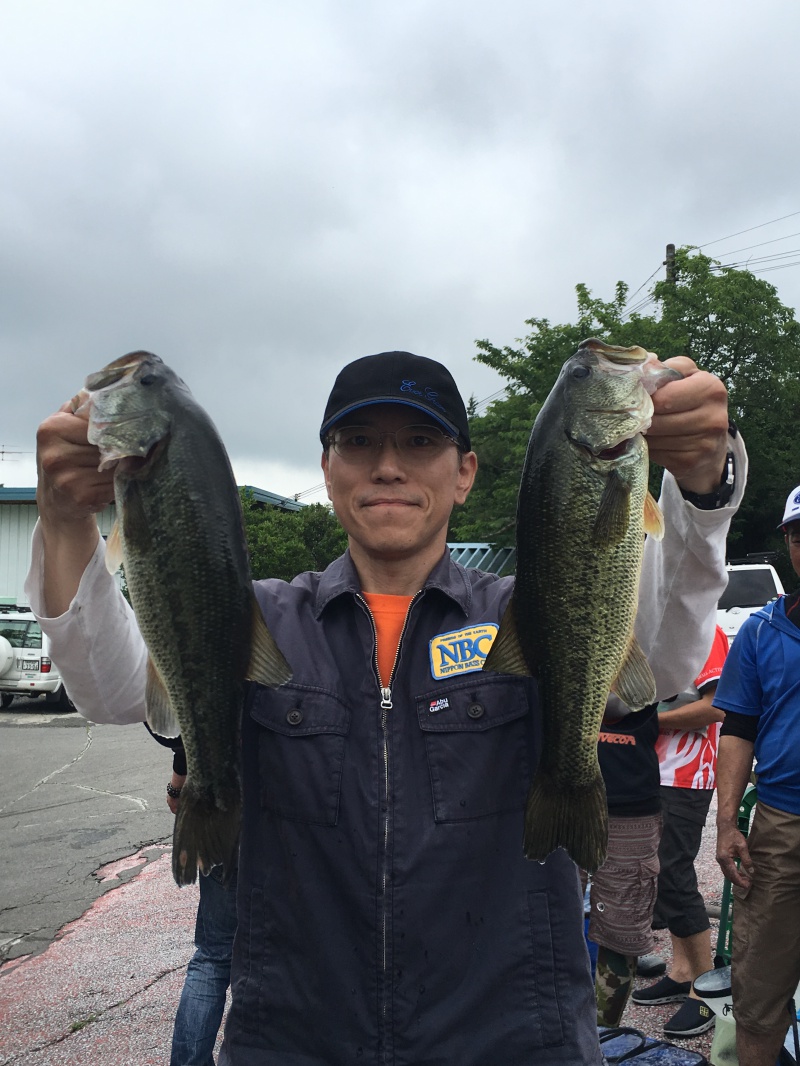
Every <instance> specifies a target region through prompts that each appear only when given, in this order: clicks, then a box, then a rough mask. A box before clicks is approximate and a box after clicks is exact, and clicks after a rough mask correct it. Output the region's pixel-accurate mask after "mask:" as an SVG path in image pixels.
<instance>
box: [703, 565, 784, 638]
mask: <svg viewBox="0 0 800 1066" xmlns="http://www.w3.org/2000/svg"><path fill="white" fill-rule="evenodd" d="M726 569H727V571H728V587H727V588H726V589H725V591H724V592H723V594H722V597H721V599H720V601H719V603H718V604H717V625H718V626H720V627H721V629H722V630H723V631H724V633H725V635H726V637H727V638H728V644H729V645H730V644H733V640H734V637H735V636H736V634H737V633H738V632H739V630H740V629H741V627H742V624H743V623H744V621H745V619H746V618H749V617H750V615H751V614H752V613H753V612H754V611H757V610H758V609H759V607H763V606H764V604H765V603H769V602H770V601H771V600H775V599H777V598H778V596H782V595H783V593H784V589H783V584H782V582H781V579H780V578H779V577H778V573H777V571H776V570H775V567H774V566H772V565H771V564H770V563H766V562H761V563H757V562H752V563H741V562H735V563H728V565H727V567H726Z"/></svg>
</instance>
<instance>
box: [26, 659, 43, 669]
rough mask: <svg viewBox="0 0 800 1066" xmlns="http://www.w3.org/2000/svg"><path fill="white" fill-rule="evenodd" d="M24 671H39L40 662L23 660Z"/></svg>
mask: <svg viewBox="0 0 800 1066" xmlns="http://www.w3.org/2000/svg"><path fill="white" fill-rule="evenodd" d="M22 669H23V670H38V669H39V660H38V659H23V660H22Z"/></svg>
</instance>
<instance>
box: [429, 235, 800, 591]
mask: <svg viewBox="0 0 800 1066" xmlns="http://www.w3.org/2000/svg"><path fill="white" fill-rule="evenodd" d="M675 267H676V270H675V280H671V281H660V282H658V283H657V284H656V285H655V287H654V289H653V293H652V297H653V302H654V309H653V312H652V313H651V314H647V315H643V314H640V313H636V314H631V315H629V316H626V314H625V305H626V301H627V298H628V291H629V290H628V286H627V285H626V284H625V283H624V282H622V281H620V282H617V285H616V290H615V294H614V298H613V299H612V300H610V301H603V300H600V299H597V298H596V297H594V296H592V294H591V292H590V291H589V290H588V289H587V287H586V286H585V285H583V284H580V285H578V286H576V294H577V305H578V315H577V320H576V321H575V322H574V323H566V324H557V325H554V324H552V323H551V322H550V321H549V320H548V319H546V318H530V319H528V320H527V322H526V325H527V326H528V327H530V332H529V333H528V334H527V336H525V337H524V338H520V340H519V341H518V345H519V346H518V347H516V348H511V347H505V348H498V347H497V346H495V345H493V344H492V343H491V342H490V341H489V340H480V341H478V342H477V347H478V354H477V356H476V358H477V360H478V361H479V362H482V363H485V364H486V365H487V366H491V367H493V368H494V369H495V370H497V372H498V373H499V374H500V375H501V376H502V377H503V378H505V379H506V381H507V398H506V399H503V400H498V401H495V402H494V403H493V404H491V406H490V407H489V409H488V410H487V411H486V413H485V414H483V415H481V416H478V417H473V418H472V419H471V432H472V435H473V439H474V440H475V442H476V444H475V447H476V451H477V452H478V456H479V458H480V460H481V464H482V465H483V466H484V467H485V470H483V471H480V470H479V474H478V480H477V482H476V486H475V489H474V490H473V494H472V496H471V497H470V499H469V500H468V501H467V503H466V504H465V505H464V507H463V508H461V509H460V510H459V511H458V512H457V513H456V515H455V516H454V521H453V523H452V526H451V531H450V537H451V539H460V540H473V539H474V540H495V539H496V540H498V541H499V542H501V541H505V542H508V540H509V539H510V536H511V535H512V534H511V530H513V527H514V521H515V518H514V511H515V503H516V496H517V488H518V484H519V477H520V473H521V469H522V458H523V457H524V453H525V448H526V446H527V440H528V437H529V435H530V429H531V426H532V424H533V419H534V417H535V414H536V412H537V411H538V409H539V407H540V406H541V404H542V402H543V401H544V399H545V398H546V396H547V394H548V393H549V391H550V389H551V388H552V386H553V383H554V382H555V379H556V377H557V376H558V372H559V370H560V369H561V366H562V365H563V363H564V362H565V361H566V360H567V359H568V358H569V356H570V355H572V353H573V352H574V351H575V350H576V348H577V347H578V345H579V344H580V342H581V341H582V340H585V339H586V338H587V337H592V336H594V337H600V338H601V339H603V340H605V341H607V342H609V343H612V344H620V345H632V344H639V345H641V346H642V347H644V348H647V349H649V350H650V351H655V352H658V354H659V355H660V356H661V358H668V357H670V356H675V355H682V354H683V355H688V356H690V357H691V358H692V359H694V361H695V362H696V363H697V365H698V366H699V367H701V368H702V369H704V370H710V371H712V372H713V373H715V374H717V375H719V377H720V378H722V380H723V381H724V382H725V384H726V386H727V388H728V390H729V399H730V411H731V417H732V419H733V420H734V421H735V422H736V424H737V425H738V426H739V427H740V429H741V430H742V433H743V435H744V438H745V441H746V443H747V449H748V454H749V457H750V478H749V483H748V490H747V493H746V495H745V501H744V503H743V505H742V507H741V509H740V511H739V514H738V515H737V517H736V518H735V519H734V523H733V526H732V529H731V534H730V537H729V554H731V555H744V554H746V553H747V552H753V551H763V550H769V549H772V550H778V551H779V553H781V555H782V567H781V569H782V572H783V573H784V574H786V575H787V576H788V574H790V573H791V571H790V569H789V570H788V572H787V560H786V555H785V551H784V549H783V542H782V538H781V536H780V534H778V533H776V531H775V529H774V527H775V525H776V522H777V519H776V515H780V512H781V507H782V504H783V502H784V500H785V497H786V494H787V493H788V492H789V490H790V489H791V488H793V487H794V485H795V484H797V483H798V482H800V444H799V443H796V442H795V440H794V435H793V434H792V432H791V429H790V427H791V426H792V425H793V416H794V414H795V412H796V411H797V410H798V402H799V401H800V324H798V322H797V321H796V319H795V317H794V312H793V311H792V309H791V308H788V307H786V306H785V305H783V304H782V303H781V301H780V299H779V298H778V294H777V291H776V290H775V288H774V286H772V285H770V284H769V283H768V282H766V281H763V280H762V279H759V278H757V277H755V275H753V274H752V273H750V272H749V271H746V270H734V269H731V268H727V267H722V266H721V265H720V264H719V263H718V262H716V261H715V260H713V259H710V258H709V257H708V256H705V255H703V254H701V253H699V252H697V251H696V250H692V249H690V248H681V249H679V250H678V252H677V253H676V260H675ZM526 419H527V425H526V424H525V423H526Z"/></svg>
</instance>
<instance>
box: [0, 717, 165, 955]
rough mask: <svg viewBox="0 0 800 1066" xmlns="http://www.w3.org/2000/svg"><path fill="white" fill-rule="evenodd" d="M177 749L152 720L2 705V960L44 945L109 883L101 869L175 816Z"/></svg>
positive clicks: (161, 841)
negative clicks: (169, 788)
mask: <svg viewBox="0 0 800 1066" xmlns="http://www.w3.org/2000/svg"><path fill="white" fill-rule="evenodd" d="M170 772H171V753H170V752H169V751H167V750H166V749H164V748H162V747H160V746H159V745H158V744H156V743H155V741H153V739H152V738H151V737H150V736H149V734H148V733H147V731H146V730H145V728H144V726H138V725H133V726H108V725H104V726H98V725H92V724H91V723H88V722H86V721H85V720H84V719H82V718H81V717H80V716H79V715H76V714H68V715H54V714H52V713H48V714H42V713H41V711H40V708H39V705H38V703H37V702H36V701H30V700H16V701H15V702H14V703H13V704H12V705H11V706H10V707H9V708H7V709H6V710H4V711H2V712H1V713H0V854H2V855H3V857H4V860H3V878H2V881H0V961H2V960H8V959H14V958H17V957H19V956H21V955H28V954H37V953H39V952H41V951H43V950H44V949H45V948H46V947H47V946H48V944H50V942H51V941H52V939H53V937H54V936H55V934H56V932H57V931H58V930H59V929H60V928H61V927H62V926H63V925H65V924H66V923H67V922H70V921H73V920H74V919H76V918H78V917H80V915H81V914H83V913H84V911H86V910H87V908H88V907H89V906H91V904H92V903H93V902H94V900H95V899H97V898H98V897H99V896H101V895H102V894H103V893H104V892H107V891H108V889H109V887H110V884H109V883H101V882H100V881H98V879H97V878H95V877H94V872H95V871H96V870H97V869H98V868H99V867H101V866H103V865H105V864H106V863H109V862H113V861H114V860H115V859H120V858H123V857H124V856H127V855H131V854H133V853H135V852H137V851H139V849H140V848H142V847H143V846H146V845H152V844H158V845H160V846H161V848H162V850H163V848H165V847H168V846H169V843H170V840H171V837H172V825H173V817H172V815H171V814H170V812H169V810H168V808H167V805H166V801H165V795H164V788H165V784H166V782H167V781H168V780H169V776H170Z"/></svg>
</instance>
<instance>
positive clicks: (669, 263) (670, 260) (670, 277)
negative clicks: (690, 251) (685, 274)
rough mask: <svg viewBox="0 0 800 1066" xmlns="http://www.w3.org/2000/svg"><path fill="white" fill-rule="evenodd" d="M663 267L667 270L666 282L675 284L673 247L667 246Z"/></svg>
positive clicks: (671, 245) (672, 245)
mask: <svg viewBox="0 0 800 1066" xmlns="http://www.w3.org/2000/svg"><path fill="white" fill-rule="evenodd" d="M664 266H665V267H666V268H667V281H671V282H673V283H674V282H675V277H676V274H675V245H674V244H668V245H667V258H666V259H665V260H664Z"/></svg>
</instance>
